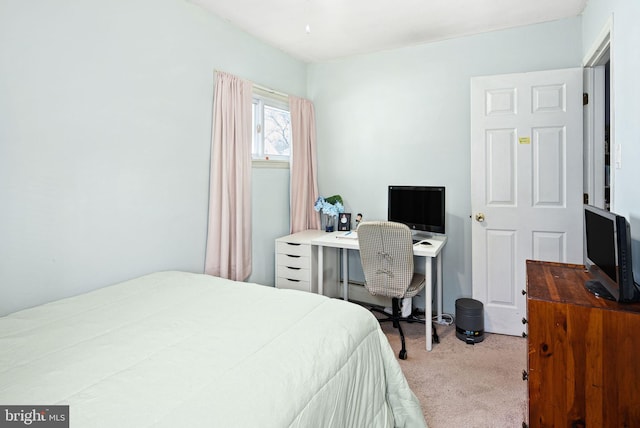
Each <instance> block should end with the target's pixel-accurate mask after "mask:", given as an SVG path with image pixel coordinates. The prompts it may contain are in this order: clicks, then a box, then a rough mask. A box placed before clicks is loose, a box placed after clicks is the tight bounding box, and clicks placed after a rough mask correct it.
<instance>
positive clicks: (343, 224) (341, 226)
mask: <svg viewBox="0 0 640 428" xmlns="http://www.w3.org/2000/svg"><path fill="white" fill-rule="evenodd" d="M347 230H351V213H340V214H338V231H347Z"/></svg>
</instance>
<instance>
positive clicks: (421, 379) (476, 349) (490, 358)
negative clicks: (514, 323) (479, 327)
mask: <svg viewBox="0 0 640 428" xmlns="http://www.w3.org/2000/svg"><path fill="white" fill-rule="evenodd" d="M381 325H382V329H383V331H384V332H385V334H386V335H387V337H388V338H389V343H390V344H391V347H392V348H393V350H394V352H395V354H396V357H397V355H398V352H399V351H400V336H399V335H398V332H397V330H395V329H394V328H393V326H392V325H391V323H389V322H386V323H382V324H381ZM437 328H438V334H439V336H440V343H437V344H434V345H433V350H432V351H431V352H427V351H426V349H425V336H424V325H423V324H407V323H403V324H402V329H403V331H404V332H405V340H406V345H407V355H408V356H407V359H406V360H404V361H403V360H398V361H399V362H400V366H401V367H402V370H403V372H404V374H405V377H406V378H407V381H408V382H409V385H410V386H411V389H412V390H413V392H414V393H415V394H416V396H417V397H418V399H419V400H420V404H421V405H422V410H423V412H424V415H425V419H426V420H427V424H428V426H429V428H445V427H446V428H450V427H464V428H467V427H469V428H494V427H495V428H506V427H522V422H525V421H527V419H528V409H527V402H528V398H527V382H525V381H523V380H522V371H523V370H525V369H526V368H527V343H526V340H525V339H523V338H521V337H515V336H505V335H500V334H489V333H487V334H485V339H484V341H483V342H480V343H477V344H474V345H468V344H466V343H464V342H463V341H461V340H460V339H458V338H457V337H456V334H455V326H444V325H438V326H437Z"/></svg>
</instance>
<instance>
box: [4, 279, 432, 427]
mask: <svg viewBox="0 0 640 428" xmlns="http://www.w3.org/2000/svg"><path fill="white" fill-rule="evenodd" d="M0 404H2V405H69V411H70V426H72V427H83V428H86V427H109V428H112V427H116V426H117V427H136V428H143V427H180V426H182V427H186V426H189V427H260V428H265V427H274V428H275V427H277V428H281V427H305V428H307V427H323V428H324V427H341V428H344V427H367V428H375V427H394V426H395V427H408V428H409V427H411V428H413V427H425V426H426V423H425V421H424V417H423V413H422V410H421V408H420V404H419V402H418V400H417V399H416V397H415V395H414V394H413V392H412V391H411V389H410V388H409V386H408V384H407V382H406V379H405V378H404V375H403V374H402V371H401V368H400V366H399V364H398V362H397V360H396V359H395V355H394V354H393V351H392V350H391V348H390V346H389V343H388V341H387V339H386V337H385V336H384V334H383V333H382V331H381V330H380V327H379V324H378V322H377V321H376V319H375V317H374V316H373V315H371V314H370V313H369V312H368V311H367V310H366V309H364V308H361V307H359V306H357V305H353V304H350V303H347V302H344V301H341V300H337V299H329V298H326V297H323V296H318V295H315V294H311V293H303V292H299V291H293V290H278V289H274V288H272V287H266V286H262V285H257V284H249V283H239V282H234V281H230V280H225V279H221V278H216V277H212V276H208V275H199V274H192V273H185V272H158V273H153V274H149V275H146V276H143V277H140V278H137V279H134V280H130V281H126V282H122V283H120V284H116V285H113V286H109V287H105V288H102V289H99V290H96V291H92V292H90V293H87V294H83V295H80V296H75V297H71V298H68V299H63V300H60V301H57V302H52V303H48V304H45V305H42V306H38V307H35V308H31V309H26V310H23V311H20V312H16V313H14V314H11V315H9V316H6V317H3V318H0Z"/></svg>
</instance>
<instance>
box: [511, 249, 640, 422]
mask: <svg viewBox="0 0 640 428" xmlns="http://www.w3.org/2000/svg"><path fill="white" fill-rule="evenodd" d="M588 279H591V276H590V275H589V273H588V272H587V271H586V270H585V268H584V266H581V265H569V264H562V263H549V262H538V261H527V310H528V312H527V316H528V319H524V320H523V323H526V324H527V326H528V350H529V357H528V371H527V372H525V373H523V377H524V378H525V379H526V378H527V377H528V382H529V425H528V426H529V427H556V428H559V427H589V428H591V427H592V428H602V427H640V304H619V303H617V302H612V301H609V300H605V299H601V298H597V297H595V296H594V295H593V294H591V293H589V292H588V291H587V290H586V289H585V287H584V283H585V281H586V280H588ZM525 425H526V424H525Z"/></svg>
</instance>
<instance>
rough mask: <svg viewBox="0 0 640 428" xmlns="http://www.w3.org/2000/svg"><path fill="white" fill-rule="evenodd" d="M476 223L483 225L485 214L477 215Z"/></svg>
mask: <svg viewBox="0 0 640 428" xmlns="http://www.w3.org/2000/svg"><path fill="white" fill-rule="evenodd" d="M476 221H477V222H480V223H482V222H483V221H484V214H483V213H478V214H476Z"/></svg>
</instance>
